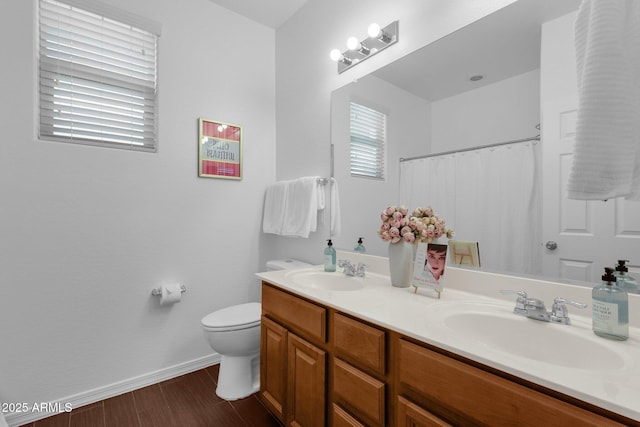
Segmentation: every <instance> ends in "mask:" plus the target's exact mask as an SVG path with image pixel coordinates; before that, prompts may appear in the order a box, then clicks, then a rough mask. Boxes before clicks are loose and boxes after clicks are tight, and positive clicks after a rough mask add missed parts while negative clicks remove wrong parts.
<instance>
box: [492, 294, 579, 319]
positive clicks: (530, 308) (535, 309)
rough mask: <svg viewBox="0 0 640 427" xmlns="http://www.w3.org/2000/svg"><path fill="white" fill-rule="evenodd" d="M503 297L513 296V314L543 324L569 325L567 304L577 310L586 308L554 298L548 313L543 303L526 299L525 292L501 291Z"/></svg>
mask: <svg viewBox="0 0 640 427" xmlns="http://www.w3.org/2000/svg"><path fill="white" fill-rule="evenodd" d="M500 293H501V294H503V295H511V294H515V295H517V296H518V297H517V298H516V306H515V308H514V309H513V312H514V313H515V314H518V315H520V316H525V317H528V318H530V319H535V320H541V321H543V322H551V323H560V324H562V325H570V324H571V319H569V312H568V310H567V307H566V306H567V304H569V305H573V306H574V307H578V308H586V307H587V304H583V303H581V302H576V301H571V300H568V299H566V298H562V297H556V298H554V299H553V305H552V306H551V311H550V312H548V311H547V308H546V307H545V305H544V301H542V300H540V299H537V298H528V297H527V293H526V292H525V291H514V290H501V291H500Z"/></svg>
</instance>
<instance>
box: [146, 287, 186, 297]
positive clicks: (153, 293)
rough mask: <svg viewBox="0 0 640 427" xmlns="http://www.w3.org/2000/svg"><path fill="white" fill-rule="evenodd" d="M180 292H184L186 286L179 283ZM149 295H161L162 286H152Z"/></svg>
mask: <svg viewBox="0 0 640 427" xmlns="http://www.w3.org/2000/svg"><path fill="white" fill-rule="evenodd" d="M180 292H181V293H183V294H184V293H185V292H187V287H186V286H185V285H180ZM151 295H153V296H156V297H159V296H162V288H154V289H152V290H151Z"/></svg>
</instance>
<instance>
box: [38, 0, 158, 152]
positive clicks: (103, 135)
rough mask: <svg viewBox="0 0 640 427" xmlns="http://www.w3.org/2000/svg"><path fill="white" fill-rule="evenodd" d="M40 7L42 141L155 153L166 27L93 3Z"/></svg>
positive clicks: (48, 1)
mask: <svg viewBox="0 0 640 427" xmlns="http://www.w3.org/2000/svg"><path fill="white" fill-rule="evenodd" d="M39 4H40V7H39V29H40V32H39V36H40V37H39V48H38V56H39V58H38V59H39V81H40V91H39V95H40V96H39V102H40V123H39V132H38V135H39V137H40V138H41V139H45V140H52V141H61V142H72V143H79V144H87V145H98V146H103V147H112V148H126V149H130V150H139V151H151V152H155V151H156V147H157V141H156V139H157V136H156V133H157V117H156V116H157V98H156V97H157V91H158V86H157V80H158V76H157V47H158V36H159V34H160V25H159V24H157V23H154V22H151V21H149V20H148V19H146V18H142V17H139V16H135V15H131V14H128V13H126V12H123V11H121V10H118V9H116V8H113V7H111V6H108V5H107V4H105V3H98V2H95V1H93V0H64V2H58V1H54V0H40V2H39Z"/></svg>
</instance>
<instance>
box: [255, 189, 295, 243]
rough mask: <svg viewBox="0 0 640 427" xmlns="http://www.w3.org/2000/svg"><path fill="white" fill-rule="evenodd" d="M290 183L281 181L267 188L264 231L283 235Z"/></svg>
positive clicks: (263, 222)
mask: <svg viewBox="0 0 640 427" xmlns="http://www.w3.org/2000/svg"><path fill="white" fill-rule="evenodd" d="M288 190H289V181H279V182H276V183H275V184H273V185H270V186H269V187H267V191H266V194H265V198H264V212H263V218H262V231H264V232H265V233H273V234H282V225H283V223H284V218H285V209H286V201H287V193H288Z"/></svg>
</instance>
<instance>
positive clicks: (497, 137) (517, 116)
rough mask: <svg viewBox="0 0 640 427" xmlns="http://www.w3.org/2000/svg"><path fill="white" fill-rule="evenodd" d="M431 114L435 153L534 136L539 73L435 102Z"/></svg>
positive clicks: (536, 133) (537, 113) (537, 110)
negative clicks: (462, 124)
mask: <svg viewBox="0 0 640 427" xmlns="http://www.w3.org/2000/svg"><path fill="white" fill-rule="evenodd" d="M432 110H433V116H432V123H433V133H432V152H434V153H438V152H444V151H451V150H459V149H463V148H470V147H476V146H479V145H487V144H495V143H498V142H503V141H511V140H514V139H523V138H529V137H532V136H536V135H538V134H539V133H540V131H539V130H538V129H536V125H538V124H539V123H540V70H539V69H536V70H533V71H529V72H527V73H524V74H520V75H517V76H514V77H511V78H508V79H505V80H502V81H499V82H496V83H493V84H490V85H487V86H483V87H481V88H478V89H474V90H471V91H468V92H464V93H461V94H459V95H456V96H452V97H450V98H445V99H442V100H439V101H434V102H433V106H432ZM461 123H464V126H461V125H460V124H461Z"/></svg>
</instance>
